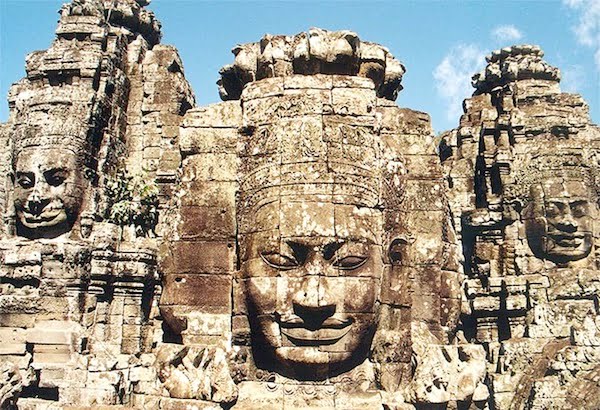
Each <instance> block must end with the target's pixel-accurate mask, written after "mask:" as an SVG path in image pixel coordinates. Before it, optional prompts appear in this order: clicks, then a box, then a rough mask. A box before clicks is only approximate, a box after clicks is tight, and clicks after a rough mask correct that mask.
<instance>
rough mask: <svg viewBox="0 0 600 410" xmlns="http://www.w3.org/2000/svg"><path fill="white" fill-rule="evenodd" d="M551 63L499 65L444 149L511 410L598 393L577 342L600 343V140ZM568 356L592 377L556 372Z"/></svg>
mask: <svg viewBox="0 0 600 410" xmlns="http://www.w3.org/2000/svg"><path fill="white" fill-rule="evenodd" d="M542 57H543V53H542V51H541V50H540V49H539V48H538V47H536V46H514V47H511V48H507V49H502V50H500V51H496V52H494V53H492V55H491V56H490V57H488V66H487V67H486V69H485V70H484V72H482V73H481V74H478V75H476V76H474V77H473V78H474V81H473V85H474V87H475V88H476V92H475V94H474V97H473V98H471V99H467V100H465V104H464V106H465V113H464V115H463V116H462V118H461V123H460V126H459V128H457V129H455V130H452V131H450V132H448V133H446V134H445V136H444V137H443V139H442V144H441V148H442V149H441V157H442V161H443V164H444V167H445V170H446V175H447V177H448V178H449V180H450V181H451V185H453V189H451V190H450V198H451V200H450V204H451V207H452V208H453V210H454V215H455V218H456V221H457V223H458V222H459V221H460V224H461V226H462V229H461V231H462V232H461V235H462V241H463V246H464V247H465V257H466V260H465V270H466V272H467V274H468V276H470V279H468V280H467V283H466V289H467V300H468V304H469V308H470V310H471V312H472V313H473V314H474V318H473V319H472V326H473V328H472V329H471V330H470V333H471V336H470V337H472V338H473V340H476V341H479V342H486V343H488V344H489V346H490V348H492V349H493V350H494V351H495V352H496V353H495V354H494V357H493V358H492V360H490V362H489V363H488V370H489V372H490V377H491V380H492V388H493V390H494V391H495V392H497V395H498V400H497V401H496V403H500V404H501V406H502V407H505V406H506V405H507V404H508V403H510V402H512V403H513V404H512V406H516V407H511V408H522V407H523V408H547V406H551V407H552V408H559V407H569V406H570V403H571V402H570V401H569V400H574V401H573V403H575V402H576V400H579V398H578V399H575V398H574V396H571V393H572V392H573V391H574V389H575V386H572V385H571V382H570V381H569V380H572V378H574V379H577V380H579V384H578V387H577V389H589V390H590V391H597V386H596V385H595V384H594V382H591V381H590V380H591V379H587V378H586V377H587V376H586V375H587V373H586V371H587V370H588V369H589V370H591V369H592V368H593V367H594V363H595V359H593V358H589V359H583V355H584V353H583V350H582V348H580V347H578V346H577V343H576V342H575V341H574V340H573V339H572V337H571V335H572V334H573V333H574V332H579V330H576V329H583V328H585V329H587V330H585V331H581V332H582V333H581V334H586V335H589V336H585V337H584V339H585V338H586V337H590V338H591V339H593V336H592V334H593V332H594V330H593V329H594V326H593V325H591V323H593V322H594V321H595V320H597V315H598V311H597V308H596V307H593V306H592V305H591V304H590V302H591V301H593V300H595V299H596V298H597V295H598V293H597V292H598V290H597V287H595V285H593V284H592V281H590V277H591V276H596V275H597V274H596V273H592V272H597V269H598V263H597V260H596V250H595V249H596V241H597V239H596V238H597V237H598V233H597V232H596V229H597V219H598V205H597V201H598V196H597V195H598V185H597V177H596V175H597V173H598V161H597V140H598V137H599V136H600V130H599V129H598V127H597V126H595V125H593V124H591V122H590V119H589V116H588V113H587V106H586V104H585V103H584V102H583V101H582V100H581V97H579V96H578V95H570V94H565V93H561V92H560V89H559V85H558V81H559V79H560V73H559V71H558V69H556V68H554V67H551V66H550V65H549V64H548V63H546V62H545V61H544V60H543V59H542ZM585 324H587V325H585ZM578 334H579V333H578ZM590 341H591V340H590ZM566 352H569V354H570V357H573V358H574V357H575V356H574V355H579V357H581V358H582V359H581V360H583V362H587V361H588V360H589V362H590V365H585V366H584V368H585V369H586V371H580V368H579V366H581V365H582V364H583V363H582V362H580V361H578V359H574V360H575V362H577V364H575V362H570V364H569V365H568V367H569V369H570V370H569V371H567V370H566V366H565V365H561V366H562V368H561V369H565V370H554V369H555V368H557V367H555V366H558V365H557V364H556V360H558V361H561V360H564V359H563V358H564V357H565V356H564V355H565V354H566ZM574 352H578V353H577V354H575V353H574ZM532 353H533V354H532ZM563 363H564V362H563ZM559 367H560V366H559ZM590 377H592V376H590ZM586 380H587V381H586ZM584 385H585V386H586V387H583V386H584ZM567 392H568V393H567ZM577 394H579V393H577ZM577 403H579V404H578V405H579V406H580V407H581V408H584V407H585V408H592V407H593V404H591V402H590V404H589V405H590V406H591V407H587V404H586V405H584V404H583V402H577ZM578 405H574V407H578Z"/></svg>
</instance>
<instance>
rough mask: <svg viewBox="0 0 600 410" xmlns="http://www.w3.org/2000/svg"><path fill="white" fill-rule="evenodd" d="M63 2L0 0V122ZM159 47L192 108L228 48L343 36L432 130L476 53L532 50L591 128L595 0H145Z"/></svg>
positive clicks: (449, 115)
mask: <svg viewBox="0 0 600 410" xmlns="http://www.w3.org/2000/svg"><path fill="white" fill-rule="evenodd" d="M63 2H64V1H63V0H0V98H1V99H2V102H1V103H0V120H1V121H5V120H6V118H7V116H8V112H7V111H8V107H7V103H6V95H7V92H8V88H9V87H10V85H11V84H12V83H13V82H15V81H17V80H18V79H19V78H21V77H23V76H24V74H25V72H24V61H25V56H26V54H27V53H29V52H31V51H33V50H38V49H45V48H47V47H48V46H49V45H50V43H51V41H52V39H53V37H54V29H55V28H56V23H57V20H58V14H57V11H58V10H59V8H60V5H61V4H62V3H63ZM150 9H151V10H154V11H155V12H156V14H157V16H158V18H159V19H160V20H161V22H162V23H163V34H164V35H163V43H166V44H173V45H175V46H177V48H178V49H179V52H180V54H181V56H182V58H183V62H184V66H185V72H186V77H187V78H188V80H189V81H190V82H191V84H192V86H193V88H194V91H195V94H196V99H197V102H198V104H199V105H204V104H208V103H213V102H218V101H219V96H218V92H217V87H216V85H215V82H216V80H217V78H218V70H219V68H220V67H221V66H222V65H224V64H228V63H230V62H231V61H233V55H232V54H231V51H230V50H231V48H232V47H233V46H235V45H236V44H237V43H245V42H252V41H258V40H259V39H260V38H261V37H262V36H263V34H265V33H270V34H295V33H298V32H301V31H305V30H307V29H308V28H309V27H321V28H326V29H330V30H337V29H350V30H353V31H355V32H356V33H358V35H359V36H360V38H361V39H364V40H367V41H373V42H377V43H380V44H382V45H384V46H386V47H388V48H389V49H390V51H391V52H392V54H394V56H396V58H398V59H399V60H401V61H402V62H403V63H404V64H405V65H406V67H407V73H406V75H405V77H404V81H403V85H404V90H403V91H402V92H401V93H400V96H399V97H398V100H397V102H398V104H399V105H400V106H402V107H409V108H412V109H416V110H421V111H426V112H428V113H429V114H430V115H431V117H432V122H433V126H434V129H435V131H436V132H439V131H443V130H446V129H450V128H453V127H456V125H457V124H458V119H459V116H460V113H461V112H462V108H461V103H462V100H463V99H464V98H466V97H468V96H470V94H471V92H472V88H471V87H470V85H469V78H470V76H471V75H472V74H473V73H475V72H477V71H479V70H480V69H481V68H482V67H483V65H484V63H485V61H484V56H485V54H487V53H489V52H490V51H491V50H494V49H497V48H500V47H503V46H507V45H511V44H522V43H531V44H538V45H540V46H541V47H542V48H543V49H544V51H545V53H546V55H545V58H546V60H547V61H548V62H550V63H551V64H553V65H556V66H558V67H559V68H560V69H561V71H562V73H563V83H562V88H563V90H564V91H569V92H578V93H580V94H582V95H583V97H584V98H585V99H586V100H587V102H588V104H589V105H590V113H591V115H592V119H593V121H594V122H596V123H600V0H562V1H560V0H555V1H537V0H528V1H526V0H522V1H514V0H513V1H510V0H487V1H483V0H480V1H466V0H463V1H441V0H439V1H429V0H424V1H416V0H413V1H373V0H371V1H368V2H367V1H323V0H321V1H311V0H303V1H223V0H205V1H203V0H153V1H152V3H151V5H150Z"/></svg>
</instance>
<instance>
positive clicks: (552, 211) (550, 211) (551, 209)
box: [546, 203, 561, 217]
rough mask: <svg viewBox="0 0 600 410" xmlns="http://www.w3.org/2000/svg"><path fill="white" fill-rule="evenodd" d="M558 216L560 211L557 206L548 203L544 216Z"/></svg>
mask: <svg viewBox="0 0 600 410" xmlns="http://www.w3.org/2000/svg"><path fill="white" fill-rule="evenodd" d="M560 214H561V209H560V207H559V205H557V204H554V203H550V204H548V206H546V216H549V217H554V216H558V215H560Z"/></svg>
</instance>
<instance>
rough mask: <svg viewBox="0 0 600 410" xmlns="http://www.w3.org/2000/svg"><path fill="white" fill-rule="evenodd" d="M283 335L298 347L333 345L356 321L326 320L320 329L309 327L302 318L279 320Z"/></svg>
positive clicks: (348, 319) (331, 318) (332, 318)
mask: <svg viewBox="0 0 600 410" xmlns="http://www.w3.org/2000/svg"><path fill="white" fill-rule="evenodd" d="M278 322H279V326H280V328H281V333H283V334H284V335H285V336H287V337H288V338H289V339H290V341H291V342H292V343H294V344H296V345H310V346H317V345H331V344H334V343H336V342H337V341H339V340H340V339H341V338H343V337H344V336H346V334H348V332H349V331H350V329H351V328H352V324H353V323H354V320H353V319H351V318H347V319H346V318H343V319H342V318H335V317H330V318H327V319H325V321H323V323H321V324H320V325H319V326H318V327H316V328H315V327H313V326H309V325H308V324H306V323H305V322H304V321H303V320H302V319H301V318H299V317H294V318H290V319H288V320H279V321H278Z"/></svg>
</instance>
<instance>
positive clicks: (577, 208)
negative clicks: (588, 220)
mask: <svg viewBox="0 0 600 410" xmlns="http://www.w3.org/2000/svg"><path fill="white" fill-rule="evenodd" d="M571 213H572V214H573V216H574V217H575V218H582V217H584V216H586V215H587V214H588V209H587V204H586V203H585V202H578V203H575V204H571Z"/></svg>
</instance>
